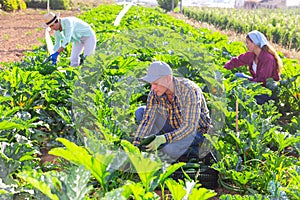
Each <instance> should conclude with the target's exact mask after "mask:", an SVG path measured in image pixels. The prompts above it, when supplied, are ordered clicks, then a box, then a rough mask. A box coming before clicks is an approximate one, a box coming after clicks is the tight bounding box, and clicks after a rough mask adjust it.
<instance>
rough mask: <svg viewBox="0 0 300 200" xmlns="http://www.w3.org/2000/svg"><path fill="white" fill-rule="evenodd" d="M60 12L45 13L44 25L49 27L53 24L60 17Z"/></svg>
mask: <svg viewBox="0 0 300 200" xmlns="http://www.w3.org/2000/svg"><path fill="white" fill-rule="evenodd" d="M59 15H60V13H57V14H56V15H55V14H54V13H53V12H49V13H47V14H45V15H44V21H45V23H44V24H43V25H42V26H43V28H48V27H50V26H51V25H52V24H54V22H55V21H56V20H57V19H58V18H59Z"/></svg>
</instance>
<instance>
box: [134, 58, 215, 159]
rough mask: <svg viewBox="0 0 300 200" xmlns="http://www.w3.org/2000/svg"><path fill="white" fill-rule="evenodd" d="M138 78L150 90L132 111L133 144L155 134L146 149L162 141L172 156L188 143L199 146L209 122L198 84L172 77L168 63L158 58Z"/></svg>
mask: <svg viewBox="0 0 300 200" xmlns="http://www.w3.org/2000/svg"><path fill="white" fill-rule="evenodd" d="M141 79H142V80H144V81H146V82H148V83H150V84H151V91H150V93H149V94H148V99H147V105H146V106H142V107H140V108H138V109H137V111H136V119H137V121H138V123H139V127H138V129H137V132H136V133H135V137H134V141H133V144H134V145H136V146H137V145H139V144H140V142H141V139H142V138H144V137H145V136H149V135H153V134H155V135H157V136H156V137H155V139H154V140H153V141H152V142H151V143H150V144H148V145H147V146H146V150H147V151H155V150H157V149H158V148H159V147H160V146H161V145H162V146H161V147H162V148H161V151H162V152H163V153H165V154H167V155H168V156H169V157H171V158H173V159H177V158H179V157H180V156H181V155H183V154H184V153H187V151H188V149H189V148H190V147H196V148H197V147H199V144H201V143H202V142H203V140H204V136H203V134H205V133H208V131H209V128H210V123H211V122H210V117H209V110H208V108H207V105H206V101H205V98H204V96H203V93H202V90H201V89H200V88H199V86H198V85H197V84H196V83H194V82H192V81H191V80H188V79H185V78H176V77H174V76H173V75H172V69H171V68H170V66H169V65H168V64H167V63H165V62H161V61H155V62H153V63H152V64H151V65H150V66H149V68H148V71H147V75H146V76H144V77H142V78H141ZM197 149H198V148H197Z"/></svg>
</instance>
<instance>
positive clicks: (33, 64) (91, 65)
mask: <svg viewBox="0 0 300 200" xmlns="http://www.w3.org/2000/svg"><path fill="white" fill-rule="evenodd" d="M121 9H122V7H121V6H117V5H105V6H104V5H103V6H100V7H97V8H94V9H92V10H90V11H89V12H86V13H84V14H82V15H81V16H80V17H81V18H82V19H84V20H85V21H87V22H88V23H90V24H92V26H93V28H94V29H95V31H96V34H97V38H98V43H97V51H96V53H95V55H94V56H93V57H89V58H88V59H87V60H86V61H85V63H84V65H82V66H80V67H77V68H71V67H69V63H68V57H69V55H70V49H67V51H65V52H64V54H63V55H62V56H61V59H60V60H59V62H58V65H57V66H52V65H50V64H42V60H43V59H44V58H45V57H46V56H47V55H46V54H47V53H46V47H41V48H39V49H36V50H33V51H32V52H29V53H28V54H27V55H26V57H25V58H24V62H22V63H8V64H6V65H5V69H4V70H3V71H1V72H0V77H1V79H0V80H1V83H0V88H1V90H0V93H1V97H0V113H1V116H3V117H2V118H1V120H0V125H1V126H0V131H1V135H0V141H1V151H0V152H1V157H0V166H1V167H0V169H1V173H0V175H1V177H0V178H1V179H0V180H1V182H0V194H1V195H2V196H1V198H2V197H3V198H4V199H13V198H14V197H16V196H25V197H26V198H33V197H34V198H37V199H45V198H50V199H112V198H115V199H129V198H131V199H159V198H160V197H159V196H158V195H157V194H156V192H155V191H156V190H157V189H159V190H161V191H164V190H169V191H170V192H171V195H172V198H173V199H182V198H183V197H186V198H188V199H195V198H200V199H208V198H211V197H213V196H215V195H216V193H215V192H214V191H211V190H208V189H205V188H202V187H201V185H200V184H199V182H198V181H197V180H193V179H191V178H189V177H186V179H185V180H181V181H175V180H173V179H172V178H170V175H171V174H172V173H173V172H174V171H176V170H177V169H179V168H181V167H182V166H183V165H184V163H176V164H173V165H167V164H166V163H163V162H162V161H161V160H160V158H159V157H156V156H155V155H148V154H145V153H143V152H140V151H139V149H137V148H136V147H134V146H132V145H131V143H130V142H128V141H127V139H126V138H130V137H132V135H133V134H134V131H135V130H136V128H137V125H136V123H135V120H134V111H135V109H136V108H137V107H138V106H139V105H141V104H144V103H145V98H146V95H147V92H148V91H149V86H148V85H144V84H142V83H141V82H140V81H139V80H138V79H139V77H141V76H142V75H143V74H144V73H145V70H146V68H147V67H148V65H149V63H150V62H151V61H153V60H163V61H165V62H167V63H169V64H170V66H171V67H172V68H173V69H174V71H175V72H176V74H177V75H179V76H184V77H187V78H190V79H192V80H193V81H195V82H197V84H199V86H200V87H201V88H202V90H203V92H204V95H205V97H206V99H207V101H208V106H209V109H210V111H211V117H212V120H213V128H212V131H211V132H210V133H209V134H208V135H207V139H208V141H210V142H211V143H208V142H207V145H208V148H209V145H210V144H211V145H212V146H213V147H214V149H215V151H216V152H217V157H218V162H217V163H215V164H214V165H213V168H214V169H216V170H217V171H218V172H219V180H220V185H222V186H223V187H226V188H227V189H232V190H235V191H236V192H239V193H240V194H241V195H246V196H245V198H248V199H253V198H271V199H284V198H289V199H295V197H297V196H299V194H300V188H299V184H298V181H299V158H298V155H299V141H300V133H299V122H300V119H299V96H298V94H299V84H298V83H299V74H300V73H299V65H298V64H297V62H296V61H294V60H289V59H284V64H285V69H284V71H283V79H282V82H280V83H278V84H277V85H275V86H274V87H273V88H271V90H270V89H267V88H264V87H262V86H260V85H259V84H249V82H248V81H242V80H239V79H236V78H235V77H234V76H233V73H232V72H231V71H227V70H224V69H223V65H224V63H225V62H226V61H227V60H228V59H229V58H230V57H232V56H234V55H237V54H239V53H240V52H243V51H244V50H245V47H244V46H243V43H229V42H228V39H227V37H226V36H225V35H222V34H220V33H218V32H212V31H210V30H207V29H199V30H198V29H195V28H193V27H192V26H190V25H187V24H185V23H184V22H183V21H181V20H176V19H174V18H173V17H171V16H169V15H166V14H163V13H162V12H161V11H159V10H156V9H153V8H143V7H140V6H134V7H131V8H130V10H129V11H128V13H127V14H126V15H125V16H124V18H123V19H122V20H121V23H120V25H119V26H117V27H115V26H113V22H114V19H115V18H116V16H117V14H118V13H119V12H120V11H121ZM285 81H286V82H285ZM269 84H270V85H271V86H272V85H274V82H272V81H269ZM272 91H273V92H278V95H279V100H278V102H271V103H270V104H265V105H263V106H261V105H257V104H256V102H255V100H254V96H255V95H256V94H258V93H261V92H267V93H270V92H272ZM286 105H289V106H290V107H287V106H286ZM297 113H298V114H297ZM283 120H284V124H281V123H282V121H283ZM43 148H47V149H51V150H50V151H49V154H51V155H55V156H58V157H57V159H56V160H55V161H54V162H52V163H48V164H43V163H42V162H41V157H40V156H41V150H42V149H43ZM163 195H164V194H163ZM163 197H164V196H163ZM220 198H222V199H230V198H231V199H238V198H239V195H225V194H224V195H222V196H221V197H220Z"/></svg>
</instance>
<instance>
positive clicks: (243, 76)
mask: <svg viewBox="0 0 300 200" xmlns="http://www.w3.org/2000/svg"><path fill="white" fill-rule="evenodd" d="M235 76H236V77H239V78H248V79H249V78H251V76H248V75H246V74H244V73H235Z"/></svg>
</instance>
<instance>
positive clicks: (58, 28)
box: [43, 12, 97, 66]
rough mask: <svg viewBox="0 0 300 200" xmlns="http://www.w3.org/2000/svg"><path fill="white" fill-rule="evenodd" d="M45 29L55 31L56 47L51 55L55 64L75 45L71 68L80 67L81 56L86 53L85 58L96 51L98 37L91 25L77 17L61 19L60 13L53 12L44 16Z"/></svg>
mask: <svg viewBox="0 0 300 200" xmlns="http://www.w3.org/2000/svg"><path fill="white" fill-rule="evenodd" d="M44 20H45V23H44V24H43V27H44V28H48V29H49V28H50V29H51V30H54V36H55V45H54V52H55V53H53V54H52V55H51V60H52V63H53V64H56V61H57V57H58V55H59V54H60V53H61V52H62V51H63V50H64V49H65V48H66V47H67V45H68V44H69V43H73V45H72V52H71V58H70V65H71V66H78V65H80V54H81V53H82V51H84V58H85V57H86V56H89V55H91V54H92V53H93V52H94V51H95V49H96V42H97V41H96V35H95V32H94V30H93V29H92V28H91V26H90V25H89V24H87V23H86V22H84V21H82V20H81V19H78V18H76V17H64V18H60V17H59V13H58V14H56V15H55V14H54V13H52V12H50V13H47V14H45V15H44Z"/></svg>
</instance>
